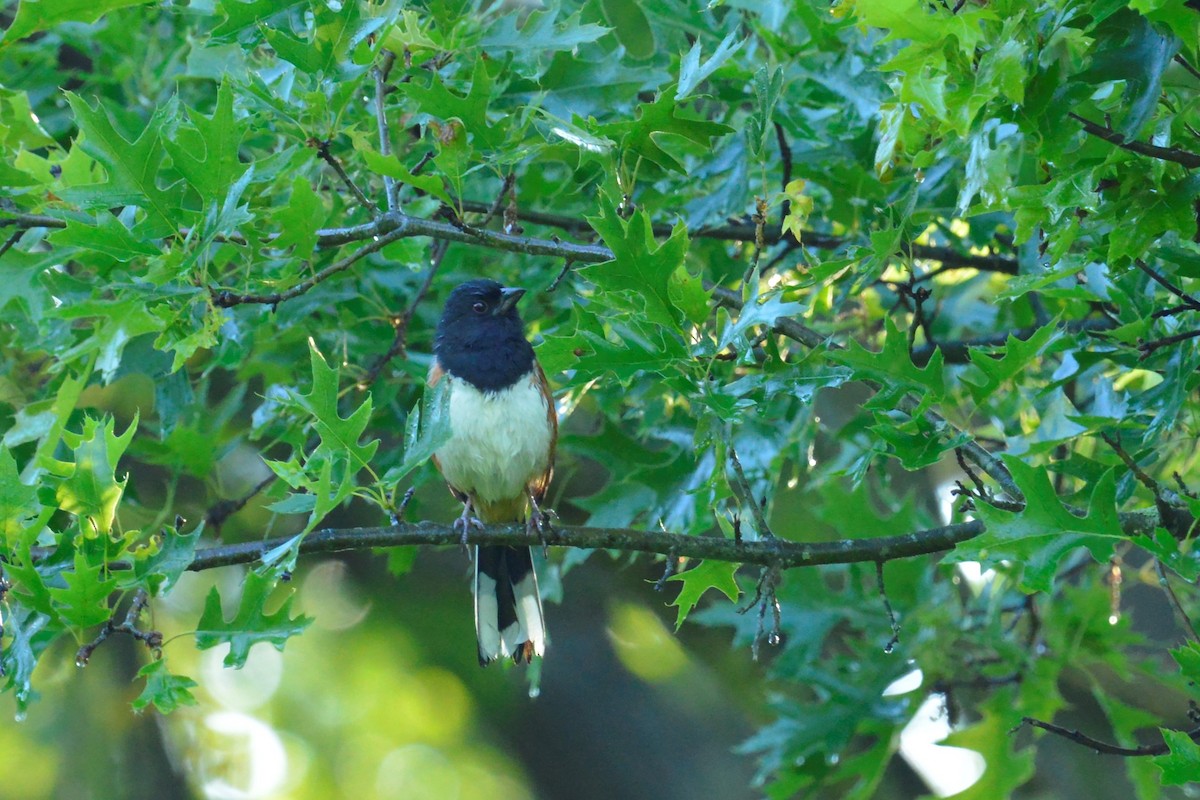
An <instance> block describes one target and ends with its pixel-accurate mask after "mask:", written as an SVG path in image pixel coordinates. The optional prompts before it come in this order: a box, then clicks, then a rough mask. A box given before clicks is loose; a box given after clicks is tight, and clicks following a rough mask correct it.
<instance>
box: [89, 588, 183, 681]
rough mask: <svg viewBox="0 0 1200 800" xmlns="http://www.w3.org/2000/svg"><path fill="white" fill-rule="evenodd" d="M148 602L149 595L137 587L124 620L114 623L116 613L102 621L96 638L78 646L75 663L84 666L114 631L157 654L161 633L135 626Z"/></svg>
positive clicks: (160, 647)
mask: <svg viewBox="0 0 1200 800" xmlns="http://www.w3.org/2000/svg"><path fill="white" fill-rule="evenodd" d="M149 602H150V596H149V595H148V594H147V593H146V590H145V589H138V590H137V592H136V593H135V594H134V596H133V601H132V602H131V603H130V604H129V611H128V612H127V613H126V614H125V620H124V621H123V622H121V623H120V624H118V623H116V622H115V621H114V620H116V614H115V612H114V614H113V616H111V617H109V619H108V621H107V622H105V623H104V627H102V628H101V629H100V633H98V634H97V635H96V638H95V639H93V640H92V641H90V642H88V643H87V644H85V645H83V646H82V647H80V648H79V650H78V651H77V652H76V653H75V664H76V665H77V666H80V667H86V666H87V664H88V662H89V661H90V660H91V658H92V653H94V652H96V648H97V647H99V646H100V645H102V644H104V642H106V641H107V640H108V638H109V637H110V636H112V635H113V634H114V633H124V634H128V635H129V636H132V637H133V638H134V639H137V640H138V641H139V642H141V643H142V644H144V645H146V647H147V648H149V649H150V651H151V652H153V653H155V654H159V653H161V651H162V646H163V635H162V633H160V632H159V631H155V630H148V631H144V630H142V629H141V628H139V627H138V626H137V621H138V617H140V616H141V614H142V612H143V611H144V610H145V609H146V605H147V604H148V603H149Z"/></svg>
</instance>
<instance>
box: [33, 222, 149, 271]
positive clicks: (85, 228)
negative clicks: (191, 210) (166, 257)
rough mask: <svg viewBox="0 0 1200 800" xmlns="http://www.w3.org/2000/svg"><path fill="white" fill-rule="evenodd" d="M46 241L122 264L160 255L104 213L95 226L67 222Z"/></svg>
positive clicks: (147, 243) (120, 223)
mask: <svg viewBox="0 0 1200 800" xmlns="http://www.w3.org/2000/svg"><path fill="white" fill-rule="evenodd" d="M47 238H48V239H49V240H50V241H51V242H53V243H54V244H56V245H58V246H60V247H82V248H87V249H88V250H95V251H96V252H99V253H104V254H105V255H107V256H110V257H112V258H115V259H116V260H118V261H122V262H127V261H131V260H133V259H135V258H137V257H139V256H156V255H159V254H160V253H161V252H162V250H161V249H160V248H159V247H157V246H156V245H154V244H151V243H150V242H147V241H146V240H144V239H142V238H141V237H139V236H134V235H133V233H131V232H130V231H129V229H128V228H126V227H125V225H124V224H122V222H121V221H120V220H119V219H117V218H116V217H114V216H113V215H112V214H109V213H108V212H104V211H102V212H100V216H99V219H98V220H97V222H96V224H95V225H88V224H85V223H83V222H80V221H79V220H75V219H72V220H68V222H67V227H66V228H64V229H63V230H61V231H56V232H54V233H52V234H51V235H50V236H48V237H47Z"/></svg>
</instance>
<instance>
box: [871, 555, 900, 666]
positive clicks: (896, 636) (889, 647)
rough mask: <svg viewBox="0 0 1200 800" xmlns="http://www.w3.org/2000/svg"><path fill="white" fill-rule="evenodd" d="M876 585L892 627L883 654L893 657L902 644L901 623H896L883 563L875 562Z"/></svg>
mask: <svg viewBox="0 0 1200 800" xmlns="http://www.w3.org/2000/svg"><path fill="white" fill-rule="evenodd" d="M875 583H876V585H877V586H878V588H879V598H880V599H881V600H883V608H884V610H885V611H887V615H888V622H890V623H891V625H892V638H890V639H888V642H887V644H885V645H884V646H883V652H885V653H887V654H888V655H891V653H892V651H893V650H895V649H896V645H898V644H900V623H899V622H897V621H896V612H895V611H894V610H893V609H892V601H891V600H889V599H888V594H887V587H886V586H885V585H884V582H883V562H882V561H876V562H875Z"/></svg>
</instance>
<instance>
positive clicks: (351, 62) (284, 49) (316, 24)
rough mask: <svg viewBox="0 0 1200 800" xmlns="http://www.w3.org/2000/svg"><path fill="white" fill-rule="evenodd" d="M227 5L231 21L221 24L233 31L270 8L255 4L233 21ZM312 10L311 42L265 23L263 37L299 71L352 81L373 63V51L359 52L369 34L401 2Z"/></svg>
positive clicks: (388, 20)
mask: <svg viewBox="0 0 1200 800" xmlns="http://www.w3.org/2000/svg"><path fill="white" fill-rule="evenodd" d="M275 5H278V4H275ZM225 8H226V11H228V12H230V21H229V23H228V27H226V26H222V28H221V29H222V30H223V31H224V30H232V29H233V28H234V27H236V25H238V24H240V22H241V19H244V18H245V17H247V16H251V17H258V18H259V19H261V18H262V17H263V16H265V15H266V14H267V13H269V9H263V8H262V6H260V5H258V4H255V5H252V6H251V8H250V9H246V10H245V11H242V12H241V13H239V14H238V16H239V18H240V19H239V22H238V23H234V22H233V17H234V13H233V12H232V11H231V8H230V5H229V4H228V3H226V4H225ZM311 13H312V17H313V20H312V28H311V29H310V30H311V34H312V35H311V38H310V39H309V40H308V41H304V40H302V39H298V38H296V37H295V36H292V35H291V34H289V33H286V32H284V31H283V30H281V29H279V28H274V27H269V26H266V25H263V26H262V28H261V30H262V33H263V36H264V37H265V38H266V40H267V43H268V44H270V45H271V47H272V48H274V49H275V51H276V53H278V55H279V57H280V58H282V59H284V60H285V61H288V62H290V63H292V64H294V65H295V66H296V68H297V69H299V70H300V71H302V72H306V73H309V74H320V75H326V76H329V75H337V76H338V77H340V78H342V79H343V80H349V79H352V78H355V77H357V76H358V75H361V74H362V73H363V72H365V71H366V70H367V68H368V66H369V65H370V62H371V57H370V51H369V50H368V51H367V52H360V48H363V49H366V46H367V45H368V37H370V36H372V35H374V34H376V33H378V32H379V31H380V30H381V29H383V28H384V27H385V26H387V25H389V24H391V23H392V22H393V21H394V20H395V19H396V17H397V16H398V15H399V13H400V3H399V2H396V1H395V0H383V2H378V3H342V4H338V5H336V6H335V5H330V4H324V3H322V4H318V5H316V6H313V7H312V12H311Z"/></svg>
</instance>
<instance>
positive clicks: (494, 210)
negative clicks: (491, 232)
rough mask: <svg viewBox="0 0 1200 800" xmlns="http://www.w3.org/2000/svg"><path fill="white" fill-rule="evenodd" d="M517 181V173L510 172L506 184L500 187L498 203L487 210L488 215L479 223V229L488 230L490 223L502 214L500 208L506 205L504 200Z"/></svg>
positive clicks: (505, 180) (497, 195) (497, 196)
mask: <svg viewBox="0 0 1200 800" xmlns="http://www.w3.org/2000/svg"><path fill="white" fill-rule="evenodd" d="M516 180H517V174H516V173H515V172H510V173H508V174H507V175H505V176H504V183H503V185H502V186H501V187H500V191H499V192H497V193H496V202H494V203H492V207H491V208H489V209H488V210H487V214H485V215H484V217H483V221H482V222H480V223H479V225H478V227H480V228H486V227H487V226H488V223H489V222H491V221H492V220H493V219H495V217H496V215H497V214H498V213H500V206H502V205H503V204H504V198H505V197H506V196H507V195H508V193H509V191H510V190H511V189H512V187H513V184H514V183H515V182H516Z"/></svg>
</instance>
